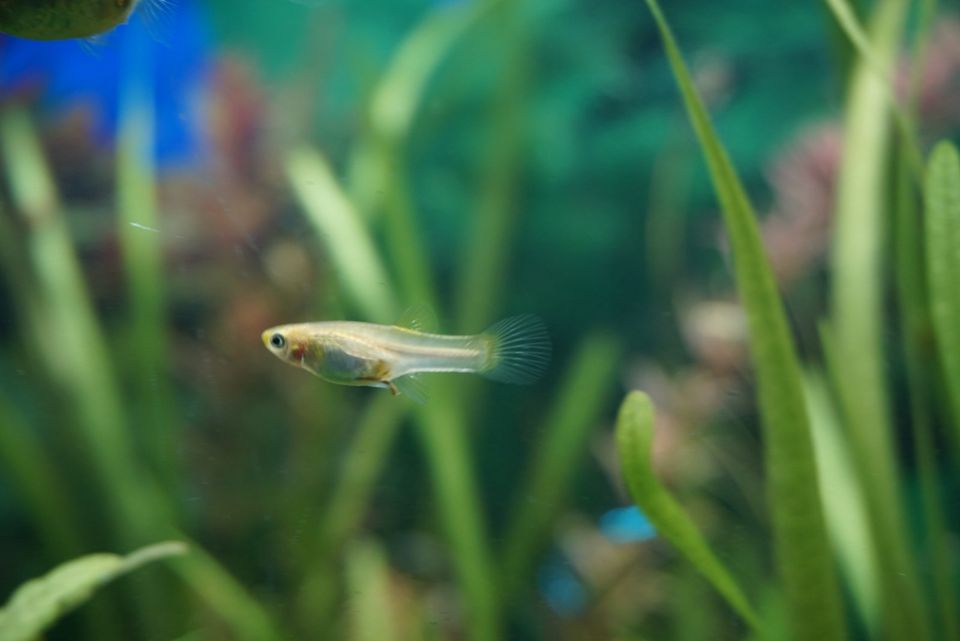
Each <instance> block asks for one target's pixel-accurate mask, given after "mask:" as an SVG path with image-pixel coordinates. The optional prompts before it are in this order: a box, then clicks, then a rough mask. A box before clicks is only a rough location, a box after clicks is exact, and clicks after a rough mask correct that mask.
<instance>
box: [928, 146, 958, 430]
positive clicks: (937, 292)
mask: <svg viewBox="0 0 960 641" xmlns="http://www.w3.org/2000/svg"><path fill="white" fill-rule="evenodd" d="M924 196H925V200H926V209H927V211H926V234H925V237H926V242H927V277H928V279H929V283H930V309H931V314H932V317H933V327H934V330H935V331H936V337H937V347H938V348H939V351H940V361H941V363H942V364H943V365H942V367H943V373H944V378H945V379H946V382H947V389H948V390H949V397H950V404H951V407H952V410H953V425H954V429H955V434H954V438H955V442H956V443H960V290H958V289H957V283H956V276H957V274H958V273H960V272H958V271H957V270H958V269H960V156H958V154H957V149H956V147H954V146H953V145H952V144H950V143H946V142H942V143H940V144H938V145H937V146H936V147H935V148H934V150H933V153H932V154H931V156H930V164H929V167H928V169H927V179H926V189H925V194H924Z"/></svg>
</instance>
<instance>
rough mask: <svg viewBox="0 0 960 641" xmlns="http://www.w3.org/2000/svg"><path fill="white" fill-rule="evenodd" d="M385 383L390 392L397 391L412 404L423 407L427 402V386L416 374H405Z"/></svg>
mask: <svg viewBox="0 0 960 641" xmlns="http://www.w3.org/2000/svg"><path fill="white" fill-rule="evenodd" d="M387 383H388V385H390V387H391V390H394V389H395V390H397V391H399V392H400V393H401V394H403V395H404V396H406V397H407V398H409V399H410V400H411V401H413V402H414V403H417V404H420V405H423V404H424V403H426V402H427V386H426V385H425V384H424V382H423V379H422V378H421V377H420V376H419V375H417V374H407V375H406V376H401V377H399V378H395V379H393V380H392V381H387Z"/></svg>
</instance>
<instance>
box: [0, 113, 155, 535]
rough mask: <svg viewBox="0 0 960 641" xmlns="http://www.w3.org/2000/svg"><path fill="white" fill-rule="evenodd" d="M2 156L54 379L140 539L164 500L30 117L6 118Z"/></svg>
mask: <svg viewBox="0 0 960 641" xmlns="http://www.w3.org/2000/svg"><path fill="white" fill-rule="evenodd" d="M2 151H3V154H4V157H5V159H6V161H7V162H6V164H7V168H8V172H9V174H10V186H11V191H12V192H13V194H14V201H15V202H16V204H17V205H18V211H19V213H20V214H21V216H22V220H23V224H24V226H25V228H26V230H27V231H26V234H25V242H26V246H27V248H26V252H27V255H28V259H29V260H30V263H31V266H32V268H33V272H34V274H35V279H36V284H37V285H36V286H37V288H38V290H39V291H38V292H37V293H38V295H39V297H40V300H41V301H42V302H41V305H42V308H43V309H42V311H43V315H42V318H39V319H37V320H38V322H42V324H40V325H38V326H33V327H29V328H26V329H27V331H30V332H33V333H34V334H35V341H34V344H36V345H38V346H40V348H41V350H42V351H41V352H40V354H39V355H40V356H41V357H42V358H43V359H44V363H45V365H46V368H47V370H48V371H49V372H50V374H51V376H52V377H53V378H54V379H55V380H56V381H57V382H58V383H59V384H60V385H61V386H62V388H63V389H65V390H67V391H69V392H70V393H71V399H70V400H71V402H72V403H73V404H74V405H75V407H76V410H77V415H78V425H79V426H80V427H81V428H83V429H84V430H86V434H85V440H86V441H87V442H88V443H89V446H90V455H91V457H92V458H93V460H94V461H95V469H96V471H97V473H98V474H99V475H100V481H101V487H102V488H103V491H104V495H105V496H107V497H108V499H109V500H110V502H111V505H112V507H113V508H114V509H115V510H116V511H117V516H118V523H117V525H118V526H119V527H120V528H121V530H123V534H124V535H125V536H128V537H132V538H133V539H135V538H136V537H137V535H138V534H143V533H144V532H145V531H146V529H148V523H149V522H150V520H151V519H150V516H149V513H150V510H152V509H153V508H154V507H159V503H160V500H159V497H158V496H157V495H156V494H155V493H154V492H153V489H155V488H152V486H150V484H149V481H147V480H145V479H144V478H143V475H142V474H140V473H139V472H138V471H137V470H136V467H135V466H134V464H133V454H132V453H133V448H132V445H131V443H130V438H129V435H128V434H127V433H126V421H125V413H124V410H123V407H122V404H121V402H120V393H119V390H118V388H117V386H116V381H115V380H113V376H112V369H111V367H110V364H109V359H108V356H107V350H106V346H105V345H106V343H105V339H104V336H103V333H102V331H101V329H100V327H99V325H98V323H97V320H96V317H95V314H94V311H93V308H92V305H91V303H90V299H89V296H88V295H87V288H86V286H85V284H84V282H83V278H82V275H81V270H80V266H79V264H78V262H77V258H76V255H75V253H74V250H73V245H72V242H71V239H70V235H69V232H68V230H67V228H66V225H65V223H64V221H63V219H62V216H61V212H60V205H59V203H58V199H57V195H56V190H55V188H54V186H53V182H52V180H51V178H50V175H49V172H48V171H47V168H46V165H45V162H44V159H43V156H42V153H41V151H40V147H39V143H38V141H37V139H36V137H35V135H34V132H33V129H32V127H31V126H30V123H29V121H28V119H27V118H26V116H25V115H24V114H22V113H19V112H16V111H14V112H8V113H6V114H4V117H3V120H2Z"/></svg>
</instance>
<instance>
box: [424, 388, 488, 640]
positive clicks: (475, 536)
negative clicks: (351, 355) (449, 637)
mask: <svg viewBox="0 0 960 641" xmlns="http://www.w3.org/2000/svg"><path fill="white" fill-rule="evenodd" d="M455 402H456V401H455V397H454V395H453V393H452V392H451V391H450V389H449V388H448V387H447V386H446V385H444V384H443V381H440V380H438V381H437V382H436V384H435V386H434V393H433V396H432V398H431V399H430V402H429V403H428V404H427V405H426V406H423V407H421V408H420V410H419V412H418V413H417V427H419V429H420V433H421V435H422V438H423V442H424V447H425V449H426V454H427V462H428V464H429V465H430V472H431V477H432V483H433V490H434V492H436V494H437V499H438V504H439V508H440V510H439V511H440V518H441V520H442V522H443V526H444V530H445V531H446V535H447V539H448V545H449V547H450V553H451V561H452V562H453V564H454V566H455V568H456V570H457V575H458V580H459V582H460V585H461V588H462V589H463V591H464V605H465V607H466V608H467V612H466V615H467V619H466V620H467V625H468V630H469V636H470V638H472V639H474V640H475V641H492V640H495V639H499V638H500V636H501V631H500V607H501V604H500V599H499V595H498V593H497V591H496V582H495V570H496V567H495V565H494V564H493V561H492V553H491V551H490V549H489V544H488V542H487V538H486V531H487V530H486V524H485V523H484V519H483V516H482V513H481V510H480V505H479V500H480V494H479V490H478V488H477V486H476V480H475V477H474V474H473V464H472V461H471V460H470V457H469V447H468V445H467V430H466V427H467V422H466V417H465V416H464V415H463V413H462V412H461V411H460V407H459V406H458V405H456V404H455Z"/></svg>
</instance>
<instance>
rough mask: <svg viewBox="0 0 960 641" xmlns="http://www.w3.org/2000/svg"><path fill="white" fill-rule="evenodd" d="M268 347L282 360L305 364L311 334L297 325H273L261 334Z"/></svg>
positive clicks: (293, 363) (298, 364) (296, 364)
mask: <svg viewBox="0 0 960 641" xmlns="http://www.w3.org/2000/svg"><path fill="white" fill-rule="evenodd" d="M260 340H262V341H263V345H264V347H266V348H267V349H268V350H270V352H272V353H273V355H274V356H276V357H277V358H279V359H280V360H282V361H284V362H286V363H289V364H290V365H294V366H296V367H302V366H303V359H304V355H305V354H306V352H307V349H308V347H309V336H308V335H307V334H306V332H304V331H303V330H302V329H300V328H298V326H296V325H278V326H277V327H271V328H269V329H267V330H264V332H263V333H262V334H261V335H260Z"/></svg>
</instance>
